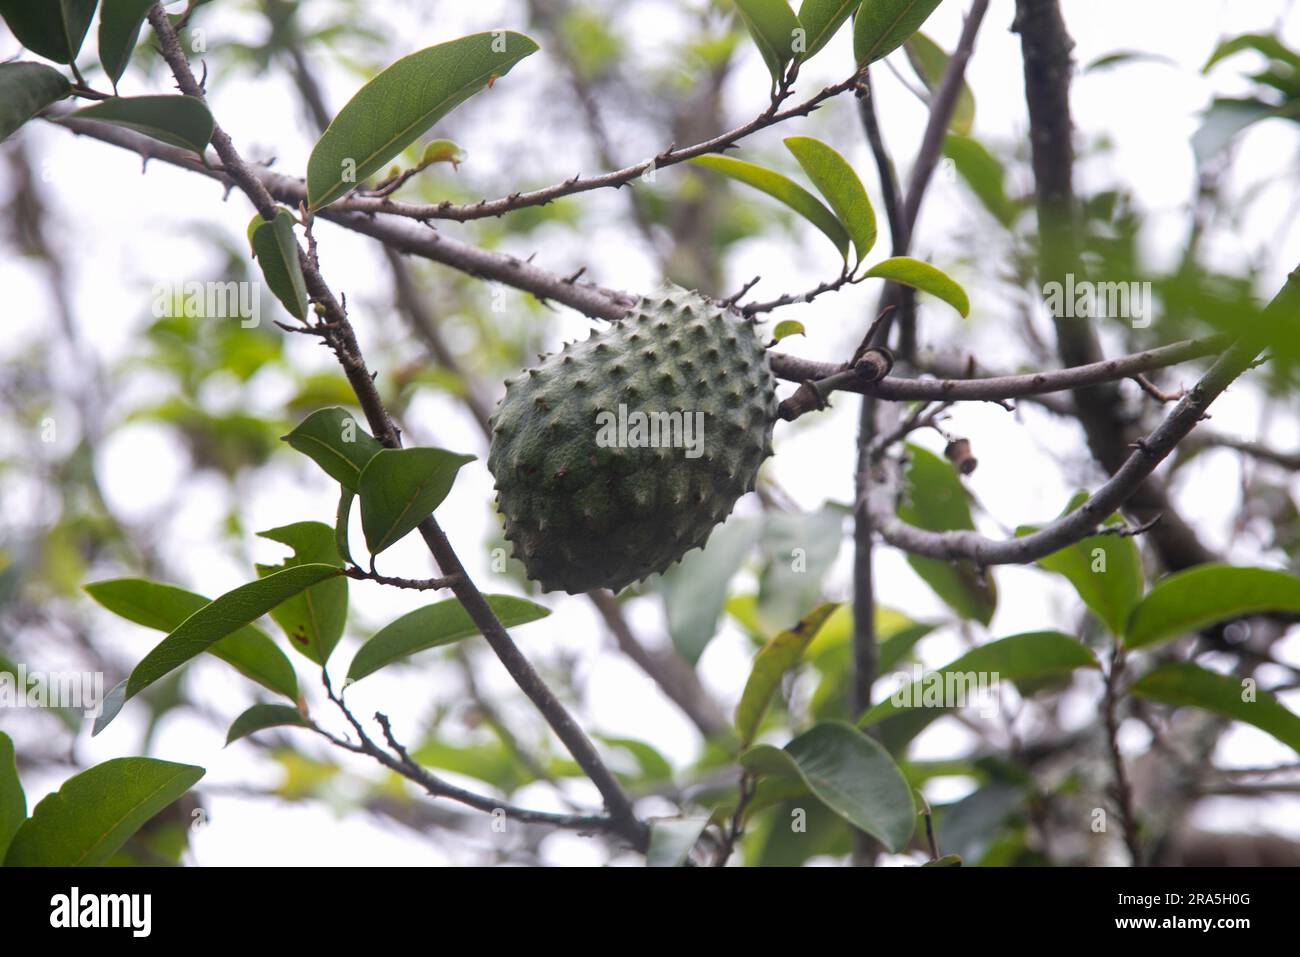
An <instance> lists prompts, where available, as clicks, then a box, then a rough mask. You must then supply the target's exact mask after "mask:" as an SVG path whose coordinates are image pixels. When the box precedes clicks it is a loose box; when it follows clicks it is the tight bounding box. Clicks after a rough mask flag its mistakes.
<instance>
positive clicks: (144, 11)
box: [99, 0, 154, 89]
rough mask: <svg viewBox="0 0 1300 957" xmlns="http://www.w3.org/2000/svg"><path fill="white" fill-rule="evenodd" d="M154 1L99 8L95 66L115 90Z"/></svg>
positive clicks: (109, 0) (107, 0)
mask: <svg viewBox="0 0 1300 957" xmlns="http://www.w3.org/2000/svg"><path fill="white" fill-rule="evenodd" d="M153 4H154V0H104V2H103V4H101V6H100V8H99V62H100V63H101V64H103V67H104V72H105V73H107V74H108V78H109V79H110V80H112V81H113V88H114V89H116V88H117V81H118V80H120V79H122V74H123V73H125V72H126V67H127V64H128V63H130V62H131V54H132V53H133V52H135V45H136V43H137V42H138V41H139V39H140V28H141V27H142V26H143V25H144V21H145V17H146V16H147V15H148V13H149V8H150V7H151V6H153Z"/></svg>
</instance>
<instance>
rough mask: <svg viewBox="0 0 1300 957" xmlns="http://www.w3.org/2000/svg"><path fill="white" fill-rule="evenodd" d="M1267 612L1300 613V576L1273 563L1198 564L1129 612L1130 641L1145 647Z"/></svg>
mask: <svg viewBox="0 0 1300 957" xmlns="http://www.w3.org/2000/svg"><path fill="white" fill-rule="evenodd" d="M1265 611H1280V612H1300V577H1296V576H1295V575H1291V574H1289V573H1287V572H1281V571H1273V570H1271V569H1268V568H1235V567H1233V566H1231V565H1197V566H1196V567H1195V568H1189V569H1187V570H1186V571H1181V572H1175V573H1174V574H1172V575H1170V576H1168V577H1167V578H1164V579H1162V580H1161V581H1159V582H1157V583H1156V585H1155V586H1154V587H1153V588H1152V589H1151V591H1149V592H1148V593H1147V596H1146V597H1145V598H1143V599H1142V601H1140V602H1139V603H1138V605H1137V607H1136V608H1134V609H1133V613H1132V614H1131V615H1130V616H1129V619H1128V628H1127V629H1126V631H1125V634H1124V644H1126V645H1128V647H1130V648H1143V647H1146V646H1148V645H1154V644H1156V643H1157V642H1161V641H1165V640H1166V639H1169V638H1173V637H1175V636H1177V635H1185V634H1189V633H1191V632H1194V631H1199V630H1200V629H1202V628H1204V627H1206V626H1207V625H1212V624H1214V623H1216V622H1220V621H1228V620H1230V619H1233V618H1241V617H1243V616H1245V615H1254V614H1258V613H1260V612H1265Z"/></svg>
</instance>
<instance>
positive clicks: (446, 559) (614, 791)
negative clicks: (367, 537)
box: [148, 3, 649, 850]
mask: <svg viewBox="0 0 1300 957" xmlns="http://www.w3.org/2000/svg"><path fill="white" fill-rule="evenodd" d="M148 16H149V23H150V25H151V26H152V27H153V29H154V32H155V33H156V34H157V36H158V39H159V42H160V44H161V48H162V55H163V58H164V59H165V60H166V61H167V64H168V66H169V67H171V70H172V74H173V76H175V78H176V82H177V85H178V86H179V88H180V90H181V92H182V93H185V94H186V95H189V96H193V97H196V98H198V99H200V100H202V99H203V91H202V89H200V87H199V84H198V83H197V82H196V81H195V79H194V74H193V73H192V72H191V71H190V66H189V61H188V60H187V58H186V56H185V52H184V50H183V49H182V48H181V45H180V42H179V40H178V39H177V37H176V33H175V31H174V30H173V29H172V26H171V23H170V21H169V20H168V19H167V15H166V13H165V12H164V11H163V8H162V4H160V3H155V4H154V5H153V6H152V7H151V8H150V9H149V14H148ZM212 145H213V147H214V148H215V149H216V151H217V155H218V156H220V157H221V161H222V163H223V168H224V171H225V173H226V174H227V175H228V176H229V177H230V179H232V180H233V181H234V182H235V183H236V184H237V185H238V186H239V187H240V189H241V190H243V192H244V193H245V194H246V195H247V196H248V197H249V199H250V200H252V202H253V205H254V206H255V207H257V210H258V212H259V213H261V215H262V218H263V219H266V220H268V221H269V220H271V219H273V218H274V217H275V213H276V204H275V200H274V199H273V198H272V196H271V194H270V193H269V192H268V190H267V188H266V186H265V185H264V184H263V182H262V181H261V180H260V179H258V178H257V177H256V176H255V175H254V174H253V172H252V170H251V169H250V168H249V167H248V165H247V164H246V163H245V162H244V160H243V158H242V157H241V156H240V155H239V153H238V152H237V151H236V149H235V147H234V144H233V142H232V141H231V139H230V137H229V135H227V134H226V132H225V130H223V129H222V128H221V127H220V126H219V125H217V126H214V127H213V134H212ZM298 254H299V259H300V260H301V262H302V266H303V277H304V279H305V280H306V284H307V289H308V291H309V292H310V293H311V295H312V297H313V299H314V301H316V302H317V303H318V304H319V305H320V306H321V307H322V308H323V310H324V312H325V316H324V318H325V320H326V323H327V326H328V328H329V329H330V330H331V331H330V333H329V341H330V343H331V345H332V346H333V347H334V350H335V353H336V355H337V356H338V358H339V361H340V364H341V365H342V366H343V369H344V372H345V374H346V375H347V377H348V381H349V383H351V385H352V388H353V391H354V392H356V395H357V400H358V402H359V403H360V405H361V408H362V410H363V411H364V412H365V413H366V419H367V421H368V422H369V424H370V427H371V429H372V431H373V432H374V434H375V438H376V439H378V440H379V441H380V442H381V443H383V444H384V445H385V446H387V447H389V448H398V447H400V445H401V441H400V438H399V436H398V432H397V429H396V428H395V427H394V426H393V424H392V420H391V419H390V418H389V415H388V412H387V410H386V409H385V408H384V405H383V402H382V400H381V399H380V397H379V393H378V391H377V390H376V388H375V384H374V379H373V377H372V376H371V375H370V374H369V372H368V371H367V370H366V368H365V363H364V361H363V360H362V358H361V350H360V347H359V346H358V345H357V341H356V336H355V334H354V333H353V331H352V326H351V323H350V322H349V320H348V317H347V314H346V312H345V311H344V309H343V308H342V306H341V305H340V304H339V302H338V301H337V300H336V299H335V298H334V295H333V293H332V292H331V291H330V289H329V287H328V286H327V285H326V283H325V280H324V279H323V278H322V276H321V275H320V272H319V271H318V269H317V267H316V264H315V261H314V257H313V256H310V255H308V254H307V253H306V252H304V251H303V250H302V248H301V247H299V250H298ZM419 528H420V534H421V535H422V536H423V537H424V540H425V543H426V544H427V545H428V546H429V549H430V551H431V552H432V553H433V556H434V559H435V560H436V561H437V563H438V567H439V569H441V571H442V573H443V575H444V577H446V578H448V579H453V580H455V584H454V585H453V592H454V593H455V595H456V597H457V598H458V599H459V600H460V602H461V604H462V605H463V606H464V607H465V610H466V612H467V613H468V614H469V616H470V619H471V620H472V621H473V622H474V623H475V625H477V626H478V628H479V630H480V631H481V632H482V634H483V636H484V637H485V638H486V639H487V641H488V643H489V644H490V645H491V646H492V650H493V651H494V652H495V653H496V655H497V658H498V659H500V661H501V663H502V664H503V665H504V666H505V668H506V670H507V671H508V672H509V673H510V676H511V677H512V678H513V679H514V680H515V683H516V684H517V685H518V686H519V687H520V689H521V690H522V691H523V692H524V694H526V695H527V696H528V698H529V699H530V700H531V701H532V702H533V704H534V706H536V707H537V709H538V710H539V711H540V712H541V713H542V716H543V717H544V718H545V719H546V721H547V723H548V724H549V725H550V726H551V728H552V730H554V731H555V733H556V735H557V736H558V737H559V738H560V740H561V741H562V742H563V743H564V745H565V747H566V748H568V750H569V753H570V754H572V755H573V758H574V760H575V761H576V762H577V763H578V765H579V766H580V767H581V768H582V769H583V772H584V773H585V774H586V775H587V777H589V778H590V779H591V781H592V783H593V784H595V786H596V789H597V790H598V791H599V792H600V794H601V796H602V797H603V798H604V799H605V804H606V807H607V808H608V810H609V813H610V817H611V818H612V819H613V821H614V822H615V824H616V826H617V827H618V829H619V832H620V833H621V834H622V835H623V836H624V837H625V838H626V839H627V840H628V841H629V842H630V843H631V844H632V846H633V847H635V848H636V849H638V850H644V849H645V848H646V847H647V846H648V843H649V828H648V827H647V826H646V825H645V824H644V823H642V822H641V821H639V820H637V818H636V815H635V812H634V810H633V808H632V803H631V800H630V799H629V798H628V797H627V795H626V794H625V793H624V792H623V789H622V786H621V785H619V783H618V781H617V780H616V779H615V778H614V776H613V774H612V773H611V772H610V771H609V769H608V768H607V767H605V764H604V762H603V761H602V760H601V759H600V755H599V754H597V752H596V749H595V747H594V746H593V745H592V743H591V741H590V740H589V739H588V738H587V736H586V734H584V733H583V731H582V729H581V728H579V727H578V725H577V723H576V722H575V721H574V720H573V718H572V716H571V715H570V714H569V713H568V711H567V710H566V709H565V707H564V705H563V704H562V703H561V702H560V700H559V699H558V698H557V697H555V695H554V694H553V693H552V692H551V690H550V689H549V688H548V687H547V686H546V683H545V682H544V681H542V679H541V676H539V675H538V674H537V672H536V670H535V669H534V668H533V666H532V665H531V664H530V663H529V661H528V659H527V658H525V657H524V655H523V653H522V652H521V651H520V650H519V648H518V646H517V645H516V644H515V643H514V641H513V639H511V637H510V635H509V633H508V632H507V631H506V629H505V628H504V627H503V626H502V624H501V621H500V619H498V618H497V616H496V613H495V612H494V611H493V610H492V608H491V606H490V605H488V603H487V600H486V599H485V598H484V597H483V595H482V593H481V592H480V591H479V590H478V588H477V587H476V586H475V585H474V583H473V581H472V580H471V579H470V578H469V575H468V574H467V573H466V571H465V568H464V566H463V565H462V564H461V562H460V559H459V557H458V556H457V555H456V553H455V551H454V550H453V549H452V547H451V544H450V542H448V541H447V538H446V536H445V535H444V534H443V531H442V529H441V528H440V527H439V525H438V523H437V521H436V520H435V519H434V518H433V517H432V516H430V517H429V518H426V519H425V520H424V521H423V522H421V523H420V526H419Z"/></svg>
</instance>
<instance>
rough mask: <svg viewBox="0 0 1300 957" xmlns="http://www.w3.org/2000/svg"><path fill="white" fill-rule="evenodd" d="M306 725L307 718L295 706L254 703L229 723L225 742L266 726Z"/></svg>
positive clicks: (231, 742) (230, 742) (253, 732)
mask: <svg viewBox="0 0 1300 957" xmlns="http://www.w3.org/2000/svg"><path fill="white" fill-rule="evenodd" d="M308 726H309V725H308V724H307V719H306V718H304V717H303V716H302V712H301V711H299V710H298V709H297V708H291V707H289V706H288V705H287V704H255V705H253V706H252V707H251V708H249V709H248V710H247V711H245V712H244V713H243V714H241V715H240V716H239V717H238V718H236V719H235V720H234V722H233V723H232V724H231V725H230V730H229V731H228V732H227V733H226V744H227V745H228V746H229V745H231V744H234V743H235V742H236V741H238V740H239V739H240V738H244V737H247V736H248V735H250V734H255V733H256V732H258V731H265V730H266V729H267V728H282V727H297V728H306V727H308Z"/></svg>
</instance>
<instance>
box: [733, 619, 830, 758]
mask: <svg viewBox="0 0 1300 957" xmlns="http://www.w3.org/2000/svg"><path fill="white" fill-rule="evenodd" d="M838 607H839V603H838V602H827V603H826V604H823V605H818V606H817V607H816V608H815V609H813V611H812V612H810V613H809V614H808V615H806V616H805V617H803V618H801V619H800V620H799V623H798V624H797V625H795V626H794V627H793V628H791V629H788V630H787V631H783V632H781V633H780V634H779V635H777V636H776V637H775V638H773V639H772V640H771V641H769V642H768V643H767V644H766V645H764V646H763V647H762V648H761V649H759V652H758V654H757V655H755V656H754V664H753V667H752V668H751V669H750V672H749V680H748V681H746V682H745V691H744V693H743V694H742V695H741V696H740V703H739V704H737V705H736V731H737V732H738V733H739V735H740V743H741V746H742V747H749V745H750V744H752V743H753V741H754V736H755V735H756V734H758V727H759V724H760V723H761V722H762V720H763V715H764V713H765V712H766V711H767V706H768V704H769V703H770V702H771V700H772V695H774V694H775V693H776V689H777V687H778V686H779V685H780V684H781V679H782V678H783V677H784V676H785V673H786V672H787V671H789V670H790V669H791V668H793V667H794V666H795V665H797V664H798V663H799V659H800V658H802V657H803V653H804V651H805V650H806V649H807V648H808V645H809V643H810V642H811V641H812V640H813V638H815V637H816V636H817V632H818V631H820V630H821V627H822V625H823V624H825V623H826V619H827V618H829V617H830V616H831V613H832V612H833V611H835V609H836V608H838Z"/></svg>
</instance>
